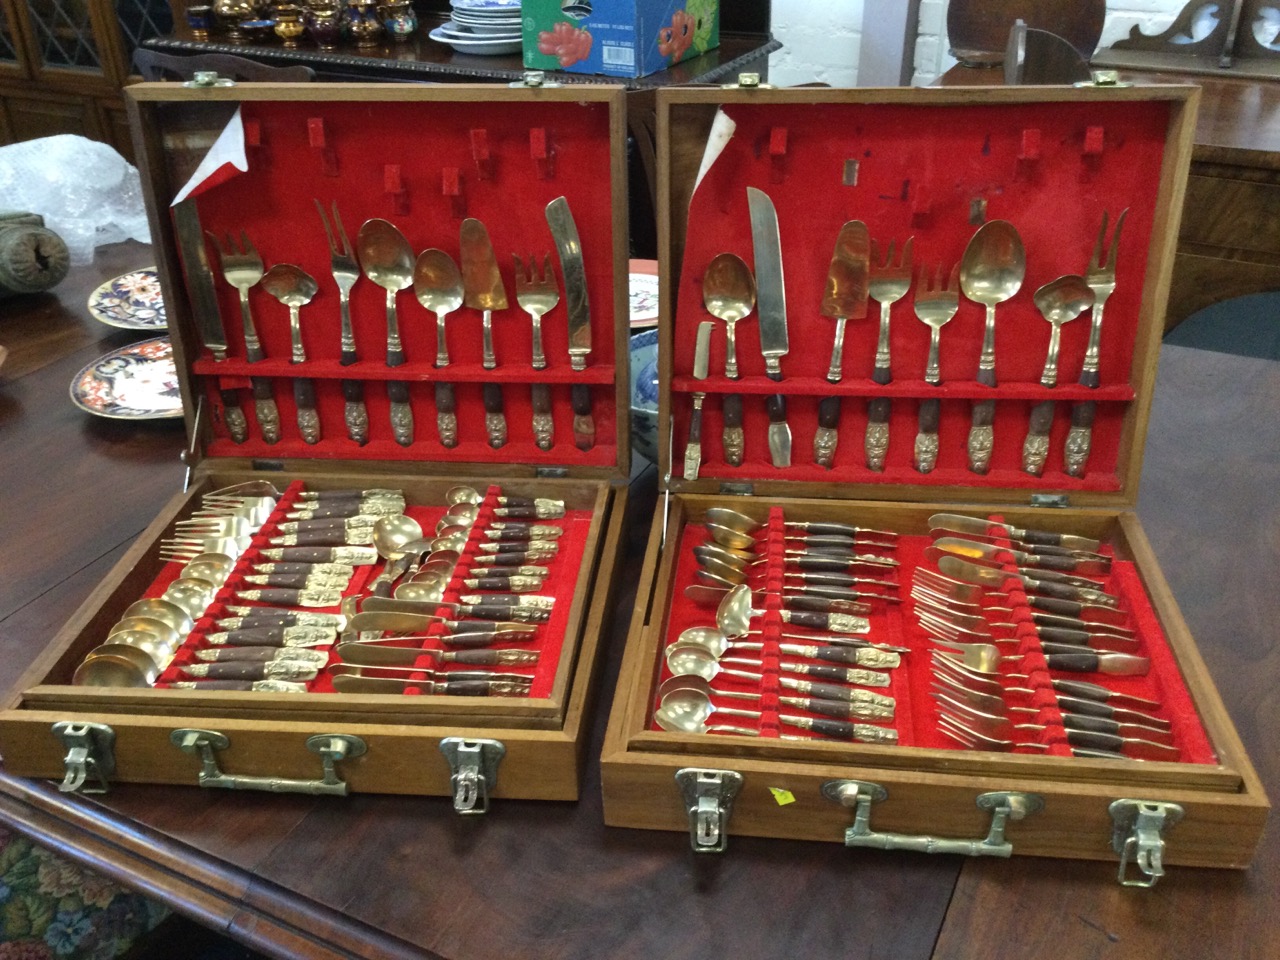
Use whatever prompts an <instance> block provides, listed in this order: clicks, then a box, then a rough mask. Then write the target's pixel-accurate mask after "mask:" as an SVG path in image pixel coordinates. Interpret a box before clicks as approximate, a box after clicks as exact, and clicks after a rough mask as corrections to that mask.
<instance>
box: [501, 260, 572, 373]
mask: <svg viewBox="0 0 1280 960" xmlns="http://www.w3.org/2000/svg"><path fill="white" fill-rule="evenodd" d="M511 259H512V260H514V261H515V264H516V303H518V304H520V309H521V310H523V311H524V312H525V313H527V314H529V317H530V318H531V319H532V320H533V369H535V370H542V369H544V368H545V367H546V365H547V357H546V354H544V353H543V351H542V318H543V316H544V315H545V314H547V313H548V312H550V311H551V310H552V309H554V308H555V305H556V304H557V303H559V302H560V288H559V286H557V284H556V275H555V273H554V272H553V271H552V269H551V254H547V255H546V256H545V257H543V258H542V275H541V276H539V275H538V259H537V257H535V256H533V255H532V254H531V255H530V256H529V270H528V273H526V272H525V268H524V263H523V262H522V261H521V259H520V257H519V255H518V254H514V253H513V254H512V255H511Z"/></svg>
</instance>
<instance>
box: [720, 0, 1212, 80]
mask: <svg viewBox="0 0 1280 960" xmlns="http://www.w3.org/2000/svg"><path fill="white" fill-rule="evenodd" d="M725 2H732V0H725ZM1186 3H1187V0H1112V2H1111V3H1109V4H1108V9H1107V22H1106V26H1105V27H1104V29H1103V33H1102V41H1101V43H1100V46H1103V47H1106V46H1110V45H1111V44H1112V43H1114V42H1115V41H1116V40H1120V39H1122V38H1124V37H1126V36H1128V35H1129V28H1130V27H1132V26H1133V25H1135V24H1138V25H1140V26H1141V27H1142V29H1143V30H1144V31H1145V32H1147V33H1158V32H1160V31H1161V30H1164V29H1165V28H1166V27H1167V26H1168V25H1169V24H1170V23H1172V22H1173V18H1174V17H1175V16H1176V15H1177V14H1178V12H1179V11H1180V10H1181V9H1182V8H1183V7H1184V6H1185V5H1186ZM872 6H874V5H872ZM772 12H773V33H774V36H776V37H777V38H778V39H779V40H781V41H782V43H783V48H782V49H781V50H779V51H778V52H777V53H775V54H773V55H772V57H771V58H770V60H769V80H770V82H772V83H775V84H778V85H779V86H791V85H793V84H797V83H813V82H815V81H817V82H822V83H829V84H831V85H832V86H836V87H854V86H857V85H858V61H859V48H860V47H861V45H862V43H863V32H864V24H863V17H864V12H865V5H864V0H826V2H821V3H817V2H814V0H773V4H772ZM946 25H947V0H920V35H919V37H918V38H917V40H916V56H915V64H914V66H915V70H914V75H913V77H912V83H915V84H928V83H932V82H933V81H934V80H936V79H937V78H938V76H939V75H940V74H942V73H944V72H946V71H947V70H948V69H950V68H951V67H952V66H953V65H954V64H955V60H953V59H952V58H951V56H950V55H949V54H948V53H947V39H946ZM865 29H866V30H868V31H871V36H870V37H869V38H868V39H869V40H875V39H876V37H875V29H876V24H873V23H868V24H866V25H865ZM900 39H901V38H900V37H899V36H898V35H897V34H896V32H895V33H893V35H892V36H890V37H888V38H886V41H885V42H888V43H895V44H896V43H898V42H900Z"/></svg>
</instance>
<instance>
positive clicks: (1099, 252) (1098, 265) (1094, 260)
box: [1080, 208, 1129, 387]
mask: <svg viewBox="0 0 1280 960" xmlns="http://www.w3.org/2000/svg"><path fill="white" fill-rule="evenodd" d="M1128 215H1129V211H1128V209H1127V208H1126V209H1124V210H1122V211H1121V212H1120V216H1118V217H1116V229H1115V232H1114V233H1113V234H1112V235H1111V243H1110V245H1109V246H1107V245H1106V238H1107V213H1106V211H1105V210H1104V211H1103V212H1102V226H1101V227H1099V228H1098V238H1097V240H1095V241H1094V244H1093V256H1091V257H1090V258H1089V269H1088V270H1086V271H1085V274H1084V282H1085V285H1086V286H1087V287H1088V288H1089V289H1090V290H1092V291H1093V319H1092V324H1091V326H1090V327H1089V345H1088V346H1087V347H1086V348H1085V352H1084V367H1083V368H1082V369H1081V371H1080V383H1081V384H1082V385H1083V386H1086V387H1096V386H1097V385H1098V356H1099V347H1100V345H1101V343H1102V308H1103V307H1105V306H1106V303H1107V298H1108V297H1110V296H1111V294H1112V293H1114V292H1115V289H1116V252H1117V251H1118V250H1119V248H1120V231H1121V230H1123V229H1124V218H1125V217H1126V216H1128ZM1104 247H1106V253H1105V262H1104V259H1103V257H1104V253H1103V249H1104Z"/></svg>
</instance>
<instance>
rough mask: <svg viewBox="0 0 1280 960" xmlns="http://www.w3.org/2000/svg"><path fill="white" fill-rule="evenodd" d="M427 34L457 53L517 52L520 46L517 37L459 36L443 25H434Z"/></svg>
mask: <svg viewBox="0 0 1280 960" xmlns="http://www.w3.org/2000/svg"><path fill="white" fill-rule="evenodd" d="M427 36H429V37H430V38H431V39H432V40H436V41H438V42H440V43H447V44H448V45H449V46H451V47H453V49H454V50H456V51H457V52H458V53H470V54H473V55H475V56H480V57H494V56H499V55H501V54H506V53H519V52H520V50H521V47H522V44H521V41H520V38H519V37H515V38H514V39H511V40H504V39H494V38H493V37H488V36H476V37H475V38H474V39H466V38H463V37H459V36H458V35H457V34H453V33H449V32H448V31H447V30H445V28H444V27H436V28H435V29H434V30H432V31H431V32H430V33H429V34H427Z"/></svg>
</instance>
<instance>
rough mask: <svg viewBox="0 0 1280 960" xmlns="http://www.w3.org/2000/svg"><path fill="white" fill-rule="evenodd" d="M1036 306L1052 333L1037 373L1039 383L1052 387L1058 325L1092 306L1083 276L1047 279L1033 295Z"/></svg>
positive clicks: (1055, 380) (1058, 344)
mask: <svg viewBox="0 0 1280 960" xmlns="http://www.w3.org/2000/svg"><path fill="white" fill-rule="evenodd" d="M1032 299H1033V300H1035V304H1036V307H1038V308H1039V310H1040V315H1041V316H1043V317H1044V318H1045V319H1046V320H1048V321H1049V323H1050V325H1051V326H1052V327H1053V332H1052V333H1051V334H1050V335H1049V352H1048V354H1047V355H1046V356H1045V360H1044V372H1043V373H1041V374H1040V385H1041V386H1043V387H1054V386H1057V383H1058V352H1059V349H1060V347H1061V345H1062V327H1063V324H1066V323H1069V322H1070V321H1072V320H1074V319H1075V318H1076V317H1078V316H1080V314H1082V313H1084V312H1085V311H1086V310H1088V309H1089V308H1090V307H1092V306H1093V291H1092V290H1090V289H1089V286H1088V285H1087V284H1086V283H1085V282H1084V277H1078V276H1076V275H1074V274H1068V275H1067V276H1065V277H1058V279H1056V280H1050V281H1049V282H1048V283H1046V284H1045V285H1044V286H1042V287H1041V288H1040V289H1038V290H1037V291H1036V292H1035V294H1033V296H1032Z"/></svg>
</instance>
